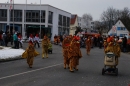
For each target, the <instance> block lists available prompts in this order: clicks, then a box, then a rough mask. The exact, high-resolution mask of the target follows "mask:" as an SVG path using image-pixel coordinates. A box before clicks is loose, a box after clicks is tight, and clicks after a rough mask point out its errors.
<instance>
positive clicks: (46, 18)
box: [45, 9, 49, 27]
mask: <svg viewBox="0 0 130 86" xmlns="http://www.w3.org/2000/svg"><path fill="white" fill-rule="evenodd" d="M48 12H49V11H48V9H47V10H46V15H45V27H48Z"/></svg>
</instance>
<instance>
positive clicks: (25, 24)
mask: <svg viewBox="0 0 130 86" xmlns="http://www.w3.org/2000/svg"><path fill="white" fill-rule="evenodd" d="M24 12H25V13H24V14H25V15H24V16H25V18H24V19H25V20H24V22H25V26H24V31H25V32H26V28H27V27H26V22H27V21H26V19H27V16H26V14H27V0H26V5H25V11H24Z"/></svg>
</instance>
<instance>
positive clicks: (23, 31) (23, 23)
mask: <svg viewBox="0 0 130 86" xmlns="http://www.w3.org/2000/svg"><path fill="white" fill-rule="evenodd" d="M24 21H25V16H24V9H23V10H22V37H23V39H25V38H26V36H25V29H26V27H25V22H24Z"/></svg>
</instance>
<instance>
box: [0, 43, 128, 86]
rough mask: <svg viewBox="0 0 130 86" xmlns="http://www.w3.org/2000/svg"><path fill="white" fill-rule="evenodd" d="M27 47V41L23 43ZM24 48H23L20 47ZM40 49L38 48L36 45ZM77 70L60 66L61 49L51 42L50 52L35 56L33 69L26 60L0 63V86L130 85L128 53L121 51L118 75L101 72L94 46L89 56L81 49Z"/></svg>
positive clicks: (99, 56)
mask: <svg viewBox="0 0 130 86" xmlns="http://www.w3.org/2000/svg"><path fill="white" fill-rule="evenodd" d="M25 46H27V44H25ZM24 48H25V47H24ZM36 50H37V51H38V52H40V54H41V52H42V50H41V48H40V49H39V48H36ZM81 50H82V55H83V57H82V58H81V59H80V65H79V71H75V72H74V73H71V72H69V70H68V69H64V68H63V56H62V48H61V47H60V46H58V45H53V54H49V58H45V59H42V58H41V55H40V56H38V57H35V59H34V65H33V68H31V69H30V68H29V67H28V65H27V63H26V59H21V60H15V61H9V62H2V63H0V86H128V85H129V84H130V66H129V65H130V54H125V53H122V54H121V58H120V61H119V62H120V64H119V65H118V68H119V75H118V76H114V75H104V76H103V75H102V74H101V73H102V72H101V71H102V68H103V66H104V63H103V61H104V53H103V49H98V48H94V49H92V50H91V55H90V56H87V55H86V50H85V49H84V48H81Z"/></svg>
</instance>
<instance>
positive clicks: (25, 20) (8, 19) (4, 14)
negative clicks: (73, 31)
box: [0, 3, 71, 40]
mask: <svg viewBox="0 0 130 86" xmlns="http://www.w3.org/2000/svg"><path fill="white" fill-rule="evenodd" d="M9 8H10V4H8V3H0V29H1V30H3V31H4V32H6V31H9V32H11V33H13V31H19V32H21V33H22V36H23V37H24V38H25V37H28V36H29V34H31V33H33V34H36V33H39V34H40V35H41V37H43V35H48V36H49V37H50V38H51V40H53V37H54V35H55V34H56V35H63V34H69V29H70V17H71V13H69V12H66V11H64V10H61V9H58V8H56V7H53V6H50V5H48V4H42V5H40V4H27V5H26V4H14V5H13V7H12V8H13V9H12V10H11V11H10V9H9ZM40 14H41V16H40ZM40 26H41V27H40ZM13 28H14V29H13Z"/></svg>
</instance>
